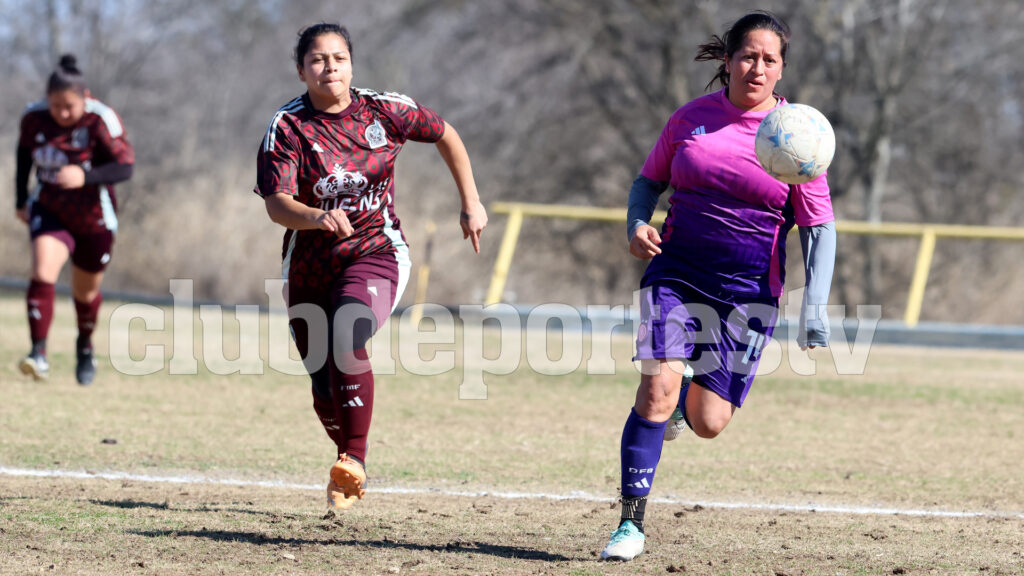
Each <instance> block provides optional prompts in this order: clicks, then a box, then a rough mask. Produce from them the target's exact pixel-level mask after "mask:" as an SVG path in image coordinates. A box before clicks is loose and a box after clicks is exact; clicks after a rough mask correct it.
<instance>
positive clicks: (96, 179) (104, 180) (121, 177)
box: [85, 162, 133, 184]
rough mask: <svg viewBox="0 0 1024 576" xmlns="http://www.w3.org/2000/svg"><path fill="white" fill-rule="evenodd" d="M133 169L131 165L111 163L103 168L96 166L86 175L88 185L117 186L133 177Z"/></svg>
mask: <svg viewBox="0 0 1024 576" xmlns="http://www.w3.org/2000/svg"><path fill="white" fill-rule="evenodd" d="M132 172H133V168H132V165H131V164H121V163H120V162H111V163H110V164H104V165H103V166H96V167H94V168H93V169H92V170H89V171H88V172H86V173H85V183H86V184H117V183H118V182H124V181H125V180H128V179H129V178H131V177H132Z"/></svg>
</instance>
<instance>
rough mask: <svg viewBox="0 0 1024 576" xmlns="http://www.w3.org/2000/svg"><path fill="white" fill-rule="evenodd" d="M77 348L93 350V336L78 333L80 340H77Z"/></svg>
mask: <svg viewBox="0 0 1024 576" xmlns="http://www.w3.org/2000/svg"><path fill="white" fill-rule="evenodd" d="M75 349H76V350H78V351H79V352H86V351H88V352H92V337H91V336H82V335H81V334H79V335H78V340H77V341H76V342H75Z"/></svg>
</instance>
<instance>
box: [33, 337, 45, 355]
mask: <svg viewBox="0 0 1024 576" xmlns="http://www.w3.org/2000/svg"><path fill="white" fill-rule="evenodd" d="M32 355H33V356H46V340H37V341H35V342H33V343H32Z"/></svg>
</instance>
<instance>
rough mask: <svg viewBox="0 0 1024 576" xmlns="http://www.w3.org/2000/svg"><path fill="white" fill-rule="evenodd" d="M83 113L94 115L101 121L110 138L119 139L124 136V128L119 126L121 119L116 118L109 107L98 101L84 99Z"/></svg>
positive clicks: (115, 114) (115, 113)
mask: <svg viewBox="0 0 1024 576" xmlns="http://www.w3.org/2000/svg"><path fill="white" fill-rule="evenodd" d="M85 111H86V112H87V113H90V114H95V115H97V116H99V117H100V119H101V120H103V124H105V125H106V127H107V132H109V133H110V137H111V138H120V137H121V136H123V135H124V126H122V125H121V119H120V118H118V117H117V112H114V109H113V108H111V107H110V106H107V105H106V104H104V103H103V102H100V101H99V100H94V99H93V98H86V99H85Z"/></svg>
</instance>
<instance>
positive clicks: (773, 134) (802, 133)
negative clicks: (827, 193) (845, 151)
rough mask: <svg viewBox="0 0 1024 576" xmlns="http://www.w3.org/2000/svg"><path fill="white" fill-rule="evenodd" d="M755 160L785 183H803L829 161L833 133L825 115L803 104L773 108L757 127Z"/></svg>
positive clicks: (812, 178)
mask: <svg viewBox="0 0 1024 576" xmlns="http://www.w3.org/2000/svg"><path fill="white" fill-rule="evenodd" d="M755 150H756V152H757V160H758V162H760V163H761V166H762V167H764V169H765V171H767V172H768V173H769V174H771V175H772V176H773V177H775V178H776V179H778V180H781V181H782V182H785V183H787V184H805V183H807V182H810V181H811V180H814V179H815V178H817V177H819V176H821V175H822V174H824V173H825V170H827V169H828V166H829V164H831V163H832V156H833V155H834V154H835V151H836V137H835V133H834V132H833V131H832V125H831V124H829V122H828V119H827V118H825V115H824V114H822V113H821V112H819V111H817V110H816V109H814V108H812V107H811V106H807V105H805V104H786V105H784V106H779V107H778V108H776V109H775V110H772V111H771V113H769V114H768V115H767V116H765V118H764V120H762V121H761V126H760V127H759V128H758V129H757V137H756V138H755Z"/></svg>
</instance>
